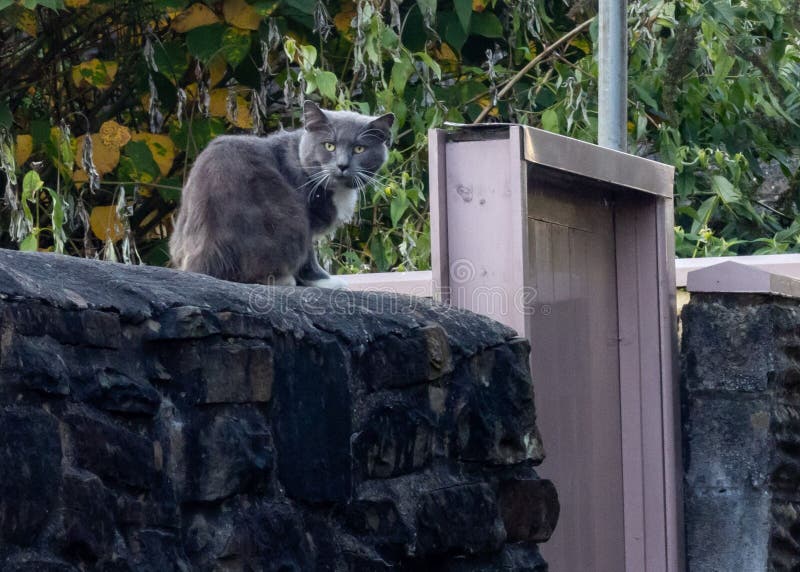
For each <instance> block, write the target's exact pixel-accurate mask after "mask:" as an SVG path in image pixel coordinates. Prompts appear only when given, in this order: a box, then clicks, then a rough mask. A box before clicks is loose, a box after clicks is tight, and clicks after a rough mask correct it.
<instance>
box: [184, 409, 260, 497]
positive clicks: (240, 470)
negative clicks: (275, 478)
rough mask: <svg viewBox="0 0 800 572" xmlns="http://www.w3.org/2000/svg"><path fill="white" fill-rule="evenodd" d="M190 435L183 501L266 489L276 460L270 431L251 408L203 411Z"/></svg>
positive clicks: (195, 420)
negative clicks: (218, 411) (223, 411)
mask: <svg viewBox="0 0 800 572" xmlns="http://www.w3.org/2000/svg"><path fill="white" fill-rule="evenodd" d="M192 427H193V430H192V431H190V432H189V433H188V435H187V436H186V439H187V449H186V454H185V457H184V459H183V462H184V468H185V471H186V473H185V478H184V479H185V483H186V485H185V490H184V491H183V493H182V495H181V500H183V501H202V502H213V501H219V500H221V499H225V498H227V497H230V496H231V495H234V494H238V493H244V492H248V491H251V490H254V491H259V492H264V490H265V489H266V487H267V485H268V483H269V480H270V477H271V475H272V471H273V468H274V463H275V459H274V457H275V453H274V449H273V444H272V435H271V434H270V431H269V428H268V427H267V425H266V422H265V420H264V417H263V416H262V415H261V414H260V413H259V412H257V411H255V410H253V409H234V410H231V411H228V412H226V413H212V412H203V413H201V414H200V415H199V417H198V418H196V419H194V420H193V423H192Z"/></svg>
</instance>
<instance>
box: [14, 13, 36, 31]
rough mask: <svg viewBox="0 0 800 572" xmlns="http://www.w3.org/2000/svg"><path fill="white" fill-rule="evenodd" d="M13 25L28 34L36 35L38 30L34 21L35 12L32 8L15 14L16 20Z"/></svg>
mask: <svg viewBox="0 0 800 572" xmlns="http://www.w3.org/2000/svg"><path fill="white" fill-rule="evenodd" d="M14 25H15V26H16V27H17V28H18V29H20V30H22V31H23V32H25V33H26V34H28V35H29V36H33V37H36V34H37V33H38V31H39V25H38V24H37V22H36V12H34V11H33V10H23V11H22V12H20V13H19V14H18V15H17V21H16V22H14Z"/></svg>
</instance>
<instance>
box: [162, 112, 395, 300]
mask: <svg viewBox="0 0 800 572" xmlns="http://www.w3.org/2000/svg"><path fill="white" fill-rule="evenodd" d="M393 122H394V115H392V114H391V113H390V114H387V115H382V116H380V117H369V116H366V115H360V114H357V113H351V112H347V111H325V110H322V109H320V108H319V107H317V105H315V104H314V103H312V102H306V104H305V106H304V108H303V126H304V127H303V129H299V130H296V131H280V132H278V133H275V134H273V135H270V136H268V137H254V136H247V135H232V136H224V137H218V138H217V139H215V140H214V141H212V142H211V144H209V146H208V147H207V148H206V149H205V150H204V151H203V152H202V153H200V155H199V156H198V157H197V160H196V161H195V163H194V166H193V167H192V170H191V173H190V174H189V178H188V179H187V181H186V185H185V187H184V189H183V195H182V199H181V206H180V209H179V211H178V216H177V220H176V224H175V230H174V232H173V234H172V238H171V239H170V243H169V246H170V254H171V258H172V263H173V265H174V266H175V267H177V268H180V269H182V270H189V271H192V272H200V273H203V274H209V275H211V276H215V277H217V278H222V279H224V280H232V281H235V282H246V283H259V284H296V283H299V284H305V285H316V286H328V287H336V286H341V285H342V284H341V281H339V280H337V279H335V278H331V277H330V276H329V275H328V274H327V273H326V272H325V271H324V270H322V268H321V267H320V266H319V263H318V262H317V256H316V252H315V250H314V245H313V243H314V240H315V239H316V238H318V237H320V236H323V235H326V234H328V233H330V232H332V231H333V230H334V229H336V228H337V227H338V226H339V225H340V224H342V223H343V222H346V221H348V220H350V218H351V217H352V216H353V213H354V210H355V207H356V203H357V201H358V193H359V191H360V190H363V189H364V188H365V187H366V186H367V185H368V184H370V183H371V182H373V181H374V177H375V173H376V172H377V171H378V170H379V169H380V168H381V166H382V165H383V164H384V163H385V162H386V159H387V156H388V147H389V145H390V142H391V126H392V123H393Z"/></svg>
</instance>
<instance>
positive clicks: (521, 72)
mask: <svg viewBox="0 0 800 572" xmlns="http://www.w3.org/2000/svg"><path fill="white" fill-rule="evenodd" d="M594 20H595V18H594V17H593V18H590V19H588V20H586V21H585V22H583V23H582V24H580V25H579V26H576V27H575V28H573V29H572V30H571V31H569V32H567V33H566V34H564V35H563V36H561V37H560V38H559V39H557V40H556V41H555V42H553V43H552V44H550V45H549V46H547V47H546V48H545V49H544V50H542V53H540V54H538V55H537V56H536V57H535V58H533V59H532V60H531V61H529V62H528V63H527V64H525V67H523V68H522V69H521V70H519V71H518V72H517V73H516V74H515V75H514V77H512V78H511V79H509V80H508V81H507V83H506V84H505V86H503V89H501V90H500V91H499V92H498V93H497V97H496V99H497V100H499V99H500V98H502V97H503V96H505V94H507V93H508V92H509V91H510V90H511V88H512V87H514V85H515V84H516V83H517V82H518V81H519V80H520V79H522V78H523V77H524V76H525V74H527V73H528V72H529V71H531V70H532V69H533V67H534V66H536V64H538V63H540V62H541V61H542V60H544V59H545V58H547V57H548V56H550V54H552V53H553V51H555V49H556V48H557V47H559V46H561V44H564V43H566V42H569V41H570V40H571V39H572V38H574V37H575V36H577V35H578V34H580V33H581V32H583V31H584V30H586V28H588V27H589V26H590V25H591V24H592V22H594ZM494 107H495V106H494V104H492V103H491V102H490V103H489V104H488V105H487V106H485V107H484V108H483V109H482V110H481V112H480V115H478V117H477V119H475V121H473V122H472V124H473V125H475V124H477V123H481V122H483V120H484V119H486V116H487V115H489V112H490V111H491V110H492V109H493V108H494Z"/></svg>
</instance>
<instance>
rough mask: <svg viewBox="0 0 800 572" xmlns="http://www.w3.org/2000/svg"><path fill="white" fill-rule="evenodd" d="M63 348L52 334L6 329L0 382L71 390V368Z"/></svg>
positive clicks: (0, 349)
mask: <svg viewBox="0 0 800 572" xmlns="http://www.w3.org/2000/svg"><path fill="white" fill-rule="evenodd" d="M63 349H64V348H63V346H62V345H61V344H59V343H58V342H57V341H56V340H55V339H53V338H51V337H49V336H41V337H30V338H29V337H25V336H20V335H17V334H15V333H13V331H12V330H10V329H3V331H2V338H0V383H2V384H4V385H5V384H8V385H13V386H17V387H20V388H24V389H29V390H32V391H36V392H40V393H44V394H51V395H67V394H69V384H68V381H69V377H70V372H69V370H68V368H67V362H66V361H65V360H64V358H63V356H62V354H63V353H64V351H63Z"/></svg>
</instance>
